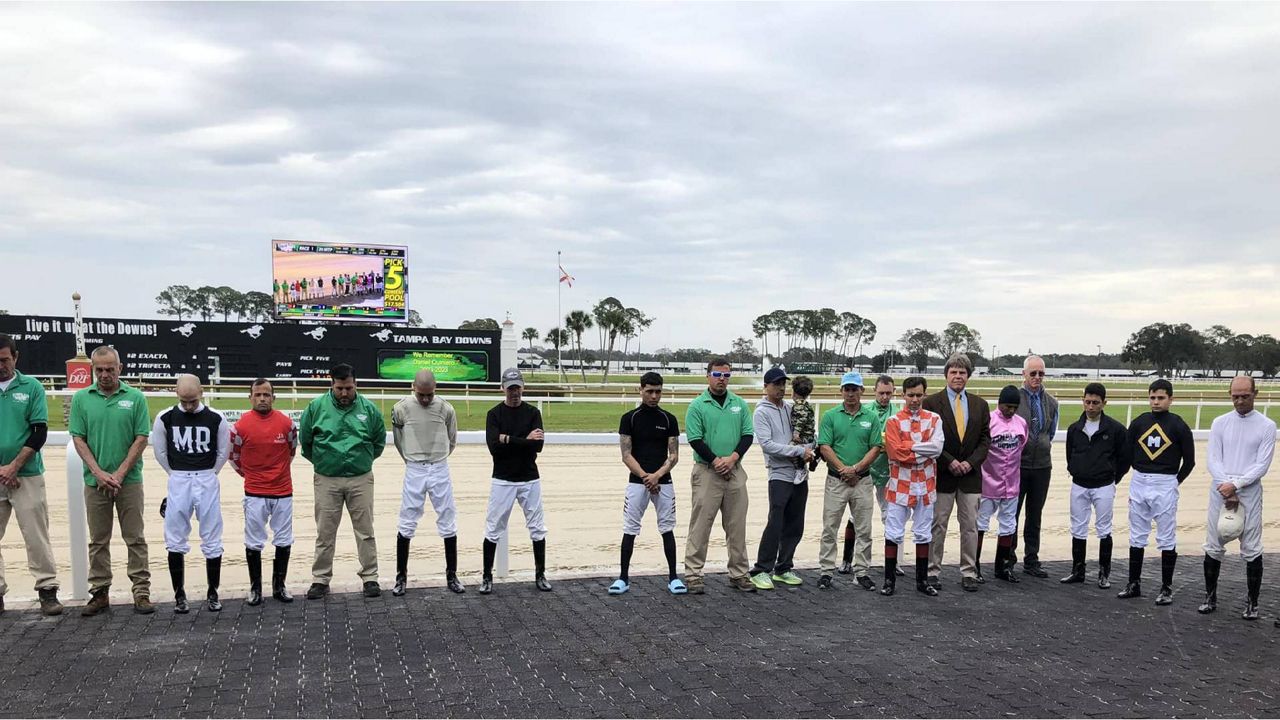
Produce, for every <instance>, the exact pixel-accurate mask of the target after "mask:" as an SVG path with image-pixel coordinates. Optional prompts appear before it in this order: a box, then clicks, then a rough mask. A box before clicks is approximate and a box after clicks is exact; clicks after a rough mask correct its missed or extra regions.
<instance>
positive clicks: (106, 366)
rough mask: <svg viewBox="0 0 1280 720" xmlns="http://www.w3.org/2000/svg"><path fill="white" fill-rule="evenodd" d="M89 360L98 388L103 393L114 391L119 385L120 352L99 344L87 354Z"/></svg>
mask: <svg viewBox="0 0 1280 720" xmlns="http://www.w3.org/2000/svg"><path fill="white" fill-rule="evenodd" d="M89 361H90V363H91V364H92V365H93V378H94V380H96V381H97V384H98V389H99V390H100V391H102V392H104V393H113V392H115V391H116V390H117V389H118V388H119V387H120V369H121V368H120V353H118V352H116V349H115V348H113V347H111V346H110V345H99V346H98V347H96V348H94V349H93V353H92V354H90V355H89Z"/></svg>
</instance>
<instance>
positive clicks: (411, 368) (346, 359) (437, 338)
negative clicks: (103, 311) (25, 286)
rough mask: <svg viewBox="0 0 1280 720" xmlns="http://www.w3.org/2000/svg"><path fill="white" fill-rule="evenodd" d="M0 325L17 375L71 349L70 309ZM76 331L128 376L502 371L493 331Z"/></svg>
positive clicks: (62, 362)
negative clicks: (340, 368)
mask: <svg viewBox="0 0 1280 720" xmlns="http://www.w3.org/2000/svg"><path fill="white" fill-rule="evenodd" d="M0 333H5V334H7V335H9V336H11V337H12V338H13V339H14V340H15V341H16V342H17V343H18V352H20V353H21V363H20V365H19V367H20V368H21V370H22V371H23V372H24V373H28V374H32V375H61V374H63V372H64V371H65V368H66V360H67V358H69V357H71V356H73V355H75V330H74V323H73V322H72V319H71V318H69V317H41V316H30V315H0ZM84 334H85V343H86V347H87V349H88V350H93V348H95V347H97V346H99V345H110V346H112V347H114V348H115V349H116V351H117V352H119V353H120V360H121V361H122V362H123V363H124V372H125V374H126V375H129V376H138V375H148V376H163V377H172V376H174V375H177V374H179V373H194V374H195V375H197V376H199V377H200V378H201V379H202V380H207V379H208V378H209V377H211V376H212V375H213V374H214V373H215V372H216V373H217V374H218V375H219V376H220V377H222V378H224V379H225V378H240V379H242V380H247V379H252V378H255V377H266V378H276V377H291V378H323V377H326V376H328V374H329V369H330V368H332V367H333V366H334V365H336V364H338V363H347V364H349V365H351V366H352V367H353V368H354V369H355V371H356V377H358V378H377V377H383V378H387V379H403V380H405V381H406V382H410V381H412V380H413V375H414V373H416V372H417V371H418V370H419V369H421V368H427V369H430V370H432V371H433V372H435V374H436V378H437V379H438V380H439V381H440V382H474V381H490V382H492V381H496V380H497V379H498V375H499V374H500V373H501V372H502V368H501V367H498V362H499V359H500V351H499V347H500V339H501V333H500V332H498V331H496V330H453V329H443V328H415V327H396V328H388V327H383V328H376V327H370V326H368V325H364V326H362V325H358V324H349V325H300V324H297V323H257V322H202V321H200V320H188V321H185V322H178V321H175V320H139V319H125V318H86V319H85V321H84Z"/></svg>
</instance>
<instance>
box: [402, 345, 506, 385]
mask: <svg viewBox="0 0 1280 720" xmlns="http://www.w3.org/2000/svg"><path fill="white" fill-rule="evenodd" d="M488 366H489V353H487V352H485V351H483V350H475V351H464V352H439V351H431V350H417V349H396V350H379V351H378V377H379V378H382V379H383V380H412V379H413V377H414V375H416V374H417V373H418V371H419V370H430V371H431V372H433V373H435V376H436V380H437V381H438V382H475V381H483V380H485V379H487V377H488V373H487V369H488Z"/></svg>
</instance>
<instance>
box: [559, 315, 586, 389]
mask: <svg viewBox="0 0 1280 720" xmlns="http://www.w3.org/2000/svg"><path fill="white" fill-rule="evenodd" d="M591 326H592V322H591V316H590V315H588V314H587V313H586V312H585V311H583V310H574V311H572V312H570V313H569V314H568V315H565V316H564V329H565V330H567V331H569V332H571V333H573V338H574V345H575V346H576V347H577V350H578V354H577V358H578V368H579V369H580V370H582V382H586V381H587V366H586V365H584V364H583V363H582V333H584V332H586V331H587V330H590V329H591Z"/></svg>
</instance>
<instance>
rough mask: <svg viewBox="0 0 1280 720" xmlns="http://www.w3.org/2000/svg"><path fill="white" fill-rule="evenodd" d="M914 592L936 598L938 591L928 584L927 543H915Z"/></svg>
mask: <svg viewBox="0 0 1280 720" xmlns="http://www.w3.org/2000/svg"><path fill="white" fill-rule="evenodd" d="M916 590H919V591H920V592H922V593H924V594H925V595H928V596H929V597H936V596H937V594H938V589H937V588H935V587H934V586H932V585H930V584H929V543H916Z"/></svg>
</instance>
